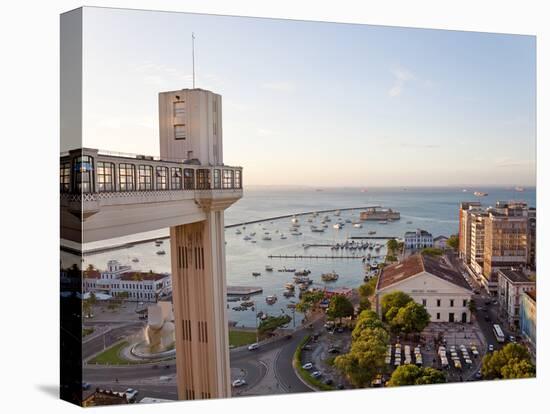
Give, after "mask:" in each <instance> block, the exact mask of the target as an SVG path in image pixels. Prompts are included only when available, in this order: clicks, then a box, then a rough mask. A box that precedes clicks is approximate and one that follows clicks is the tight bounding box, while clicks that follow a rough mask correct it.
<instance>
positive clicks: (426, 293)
mask: <svg viewBox="0 0 550 414" xmlns="http://www.w3.org/2000/svg"><path fill="white" fill-rule="evenodd" d="M396 291H401V292H404V293H406V294H408V295H409V296H411V297H412V298H413V299H414V301H415V302H416V303H419V304H421V305H424V306H425V308H426V310H427V311H428V313H429V314H430V317H431V319H430V320H431V322H470V318H471V313H470V309H469V306H468V305H469V301H470V300H471V298H472V293H471V292H470V291H468V290H467V289H464V288H462V287H460V286H457V285H454V284H452V283H449V282H447V281H445V280H442V279H440V278H439V277H437V276H434V275H432V274H430V273H428V272H421V273H419V274H417V275H416V276H413V277H410V278H408V279H406V280H404V281H402V282H398V283H396V284H394V285H392V286H389V287H387V288H384V289H380V290H377V292H376V299H377V300H376V302H377V311H378V313H379V314H380V312H381V309H380V300H381V299H382V297H383V296H384V295H386V294H388V293H392V292H396Z"/></svg>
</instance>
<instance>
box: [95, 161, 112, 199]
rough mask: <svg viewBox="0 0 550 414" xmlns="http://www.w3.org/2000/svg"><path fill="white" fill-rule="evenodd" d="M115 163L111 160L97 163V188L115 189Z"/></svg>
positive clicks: (100, 189)
mask: <svg viewBox="0 0 550 414" xmlns="http://www.w3.org/2000/svg"><path fill="white" fill-rule="evenodd" d="M114 173H115V165H114V164H112V163H110V162H103V161H99V162H98V163H97V190H98V191H100V192H103V191H115V179H114Z"/></svg>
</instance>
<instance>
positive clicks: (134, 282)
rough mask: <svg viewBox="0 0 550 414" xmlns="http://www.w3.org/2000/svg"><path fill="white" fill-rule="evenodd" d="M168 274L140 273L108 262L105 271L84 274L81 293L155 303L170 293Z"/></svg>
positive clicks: (91, 271) (116, 262)
mask: <svg viewBox="0 0 550 414" xmlns="http://www.w3.org/2000/svg"><path fill="white" fill-rule="evenodd" d="M171 286H172V285H171V279H170V274H168V273H154V272H140V271H135V270H132V268H131V267H130V266H121V265H120V263H119V262H118V261H116V260H109V262H108V263H107V270H105V271H104V272H99V271H97V270H87V271H85V272H84V279H83V292H84V293H86V292H94V293H104V294H108V295H111V296H113V297H120V298H124V299H128V300H130V301H141V302H156V301H157V299H158V298H159V297H161V296H164V295H166V294H168V293H170V291H171Z"/></svg>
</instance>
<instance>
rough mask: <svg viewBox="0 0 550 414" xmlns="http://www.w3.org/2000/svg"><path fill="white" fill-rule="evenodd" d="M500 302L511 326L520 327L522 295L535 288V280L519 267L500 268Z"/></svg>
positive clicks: (501, 310) (500, 307) (498, 271)
mask: <svg viewBox="0 0 550 414" xmlns="http://www.w3.org/2000/svg"><path fill="white" fill-rule="evenodd" d="M496 274H497V276H498V303H499V309H500V313H501V315H503V316H504V317H505V318H506V321H507V322H508V325H509V326H510V327H511V328H514V329H518V328H519V319H520V301H521V295H522V294H523V293H525V292H530V291H533V290H535V282H534V281H532V280H529V278H528V277H527V276H526V275H525V274H524V273H523V272H522V271H521V270H519V269H498V270H497V271H496Z"/></svg>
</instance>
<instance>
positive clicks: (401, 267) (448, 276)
mask: <svg viewBox="0 0 550 414" xmlns="http://www.w3.org/2000/svg"><path fill="white" fill-rule="evenodd" d="M422 272H427V273H430V274H431V275H433V276H436V277H438V278H440V279H443V280H445V281H447V282H449V283H452V284H454V285H457V286H459V287H461V288H464V289H467V290H471V288H470V286H469V285H468V282H466V280H465V279H464V277H462V275H461V274H460V273H459V272H458V271H457V270H456V269H454V268H452V267H451V266H449V265H448V264H447V262H446V261H445V260H444V259H443V258H439V257H431V256H427V255H422V254H415V255H412V256H409V257H408V258H406V259H405V260H403V261H402V262H401V263H397V264H393V265H391V266H387V267H385V268H384V269H382V272H381V274H380V277H379V280H378V286H377V289H378V290H379V289H384V288H387V287H389V286H392V285H394V284H396V283H400V282H402V281H404V280H406V279H409V278H411V277H413V276H416V275H417V274H419V273H422Z"/></svg>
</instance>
